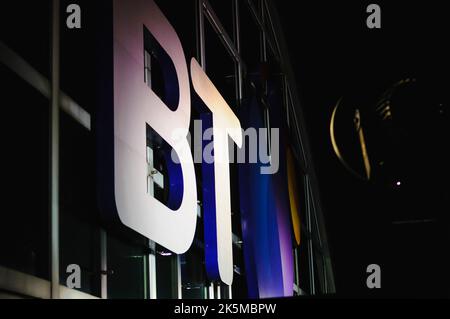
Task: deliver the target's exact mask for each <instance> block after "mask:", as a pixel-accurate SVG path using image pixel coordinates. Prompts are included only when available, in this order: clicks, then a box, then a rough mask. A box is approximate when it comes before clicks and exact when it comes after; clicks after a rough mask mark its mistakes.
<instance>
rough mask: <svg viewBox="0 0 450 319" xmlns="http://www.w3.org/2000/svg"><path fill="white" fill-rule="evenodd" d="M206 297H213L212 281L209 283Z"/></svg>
mask: <svg viewBox="0 0 450 319" xmlns="http://www.w3.org/2000/svg"><path fill="white" fill-rule="evenodd" d="M208 299H214V283H210V284H209V286H208Z"/></svg>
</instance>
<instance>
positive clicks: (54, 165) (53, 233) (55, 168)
mask: <svg viewBox="0 0 450 319" xmlns="http://www.w3.org/2000/svg"><path fill="white" fill-rule="evenodd" d="M52 11H53V12H52V42H51V43H52V48H51V52H52V55H51V56H52V66H51V72H52V87H51V109H50V277H51V278H50V281H51V298H52V299H59V90H60V87H59V37H60V34H59V0H53V6H52Z"/></svg>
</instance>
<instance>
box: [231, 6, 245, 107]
mask: <svg viewBox="0 0 450 319" xmlns="http://www.w3.org/2000/svg"><path fill="white" fill-rule="evenodd" d="M233 33H234V34H233V36H234V45H235V46H236V50H237V51H238V54H239V55H241V18H240V13H239V0H233ZM236 64H237V70H236V72H237V84H236V86H237V90H236V91H237V98H238V102H239V104H238V105H239V106H240V105H241V102H242V99H243V98H244V96H243V94H244V93H243V74H242V72H243V66H242V59H239V61H237V62H236Z"/></svg>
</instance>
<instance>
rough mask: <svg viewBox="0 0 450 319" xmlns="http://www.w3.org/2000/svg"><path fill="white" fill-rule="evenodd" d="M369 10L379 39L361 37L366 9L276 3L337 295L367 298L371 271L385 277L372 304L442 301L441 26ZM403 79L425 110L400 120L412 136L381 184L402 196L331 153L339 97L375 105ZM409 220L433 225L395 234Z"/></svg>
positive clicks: (413, 8)
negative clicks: (421, 86) (421, 91)
mask: <svg viewBox="0 0 450 319" xmlns="http://www.w3.org/2000/svg"><path fill="white" fill-rule="evenodd" d="M377 3H378V4H379V5H380V6H381V9H382V29H381V30H369V29H368V28H367V27H366V17H367V16H368V14H366V12H365V10H366V7H367V5H368V4H369V2H364V1H361V2H356V1H352V2H350V1H333V2H332V1H327V2H324V1H320V2H319V1H317V2H312V1H296V2H295V8H294V4H293V3H291V2H289V4H288V3H287V2H282V3H281V2H277V5H278V7H279V8H278V9H279V13H280V16H281V21H282V23H283V28H284V32H285V35H286V39H287V42H288V47H289V50H290V58H291V62H292V66H293V68H294V72H295V76H296V80H297V84H298V89H299V93H300V96H301V102H302V105H303V108H304V113H305V117H306V118H305V122H306V126H307V130H308V134H309V137H310V141H311V147H312V150H313V158H314V160H315V165H316V170H317V174H318V177H319V187H320V191H321V197H322V199H323V200H324V214H325V221H326V226H327V230H328V233H329V238H328V239H329V242H330V249H331V254H332V258H333V264H334V270H335V276H336V284H337V290H338V293H340V294H344V295H346V294H352V295H355V294H357V295H366V294H369V296H370V295H371V294H375V293H374V292H369V291H368V289H367V288H366V286H365V279H366V273H365V271H366V267H367V265H369V264H372V263H376V264H380V266H381V267H382V274H383V275H382V277H383V280H382V285H383V286H382V288H383V289H381V291H378V292H377V294H380V295H382V296H399V295H400V296H423V295H427V296H431V295H436V296H443V295H447V296H448V295H449V291H448V284H449V283H450V277H449V275H448V271H447V268H448V253H444V251H447V252H448V243H449V242H450V241H449V237H448V229H449V223H448V220H449V219H448V212H449V201H448V198H449V191H448V185H447V184H446V177H447V176H448V168H447V167H446V164H447V163H448V156H447V155H446V151H445V149H446V148H447V147H448V145H449V143H448V136H449V135H448V133H449V132H448V128H449V125H448V124H449V118H448V109H449V108H448V106H449V104H448V100H449V99H448V91H447V92H446V90H445V87H448V85H449V84H450V83H449V82H450V81H449V80H448V78H447V76H448V70H449V69H448V61H447V60H448V56H449V49H448V44H447V45H446V44H445V42H448V41H447V39H448V31H446V30H448V26H447V25H446V21H448V19H447V18H446V15H445V12H446V11H445V10H444V7H443V6H442V5H437V3H434V2H433V4H430V2H427V3H425V2H420V3H416V2H411V1H408V2H403V1H402V2H399V1H395V3H394V1H391V2H390V3H389V4H388V3H383V2H377ZM408 77H414V78H417V79H418V81H421V82H420V83H425V84H426V87H427V89H426V90H425V92H426V93H425V99H424V101H425V104H424V105H420V106H419V105H418V104H419V103H414V102H415V101H413V103H412V104H411V105H410V106H408V107H410V108H411V110H412V111H411V112H413V111H414V112H417V114H419V115H418V116H415V117H414V116H412V115H411V116H407V117H406V118H405V121H406V122H407V123H408V125H409V126H408V127H412V128H413V129H412V130H410V131H409V133H408V134H409V135H406V136H405V139H404V141H407V142H402V144H401V145H402V147H401V148H399V149H398V150H396V152H394V153H393V155H392V158H393V159H394V160H395V162H396V164H395V165H393V167H391V169H390V171H389V175H390V176H389V177H390V178H392V179H393V180H395V179H396V178H401V180H402V186H401V187H399V188H397V189H396V188H395V187H391V186H389V185H380V184H369V183H366V182H363V181H360V180H358V179H356V178H354V177H353V176H352V175H350V174H349V173H348V171H346V170H345V169H344V167H343V166H342V165H341V164H340V162H339V161H338V159H337V157H336V156H335V155H334V153H333V150H332V145H331V141H330V137H329V122H330V118H331V113H332V109H333V107H334V106H335V104H336V102H337V101H338V99H339V98H341V97H342V96H345V97H349V98H358V99H359V100H358V101H367V102H372V103H373V102H375V101H374V100H373V99H374V97H377V96H380V95H381V93H383V91H384V90H386V89H387V88H388V87H390V86H391V85H392V84H394V83H395V82H396V81H398V80H401V79H404V78H408ZM436 101H440V103H443V107H444V113H443V114H441V117H439V118H437V117H436V116H434V115H433V116H434V117H430V118H429V117H426V116H425V115H424V116H423V118H422V117H421V115H420V114H428V113H430V112H431V109H432V107H433V106H432V105H431V104H432V103H434V102H436ZM418 108H420V109H418ZM414 114H416V113H414ZM369 133H370V132H368V134H369ZM373 136H374V135H372V139H376V138H377V137H373ZM375 142H379V141H375ZM375 142H374V144H376V143H375ZM390 142H391V141H388V143H390ZM388 143H387V144H388ZM368 147H369V152H370V151H371V149H370V143H369V145H368ZM400 149H401V151H399V150H400ZM372 150H373V149H372ZM417 219H419V220H421V219H427V220H428V219H430V220H432V221H431V222H428V223H418V224H406V225H395V224H393V222H394V221H400V220H401V221H404V220H417ZM446 272H447V274H445V273H446ZM445 282H446V284H444V283H445ZM438 283H439V284H438Z"/></svg>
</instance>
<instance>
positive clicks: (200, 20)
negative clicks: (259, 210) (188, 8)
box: [196, 0, 206, 71]
mask: <svg viewBox="0 0 450 319" xmlns="http://www.w3.org/2000/svg"><path fill="white" fill-rule="evenodd" d="M203 1H204V0H197V8H196V14H197V16H196V18H197V19H196V20H197V21H196V26H197V59H198V61H199V63H200V65H201V67H202V69H203V71H205V70H206V60H205V16H204V14H203Z"/></svg>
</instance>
